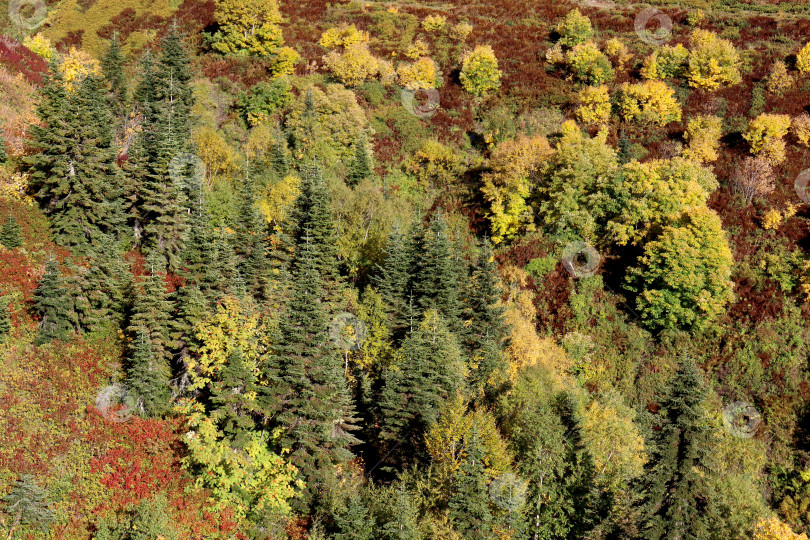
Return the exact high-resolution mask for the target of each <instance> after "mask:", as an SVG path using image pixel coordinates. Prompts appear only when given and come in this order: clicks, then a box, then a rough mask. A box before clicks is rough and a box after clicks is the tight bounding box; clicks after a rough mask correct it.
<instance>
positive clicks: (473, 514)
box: [448, 425, 495, 540]
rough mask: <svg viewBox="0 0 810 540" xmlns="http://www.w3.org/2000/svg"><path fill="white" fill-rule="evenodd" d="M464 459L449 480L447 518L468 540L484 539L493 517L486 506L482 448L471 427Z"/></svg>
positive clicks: (489, 536) (487, 536) (487, 534)
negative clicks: (451, 490) (451, 482)
mask: <svg viewBox="0 0 810 540" xmlns="http://www.w3.org/2000/svg"><path fill="white" fill-rule="evenodd" d="M466 453H467V457H466V459H465V460H464V463H462V465H461V467H459V469H458V471H457V472H456V474H455V478H454V481H453V484H454V486H453V494H452V496H451V497H450V501H449V502H448V507H449V508H450V518H451V519H452V520H453V524H454V525H455V528H456V530H458V531H459V532H460V533H461V534H462V535H463V536H464V538H465V539H468V540H486V539H488V538H492V536H493V524H494V523H495V518H494V516H493V515H492V511H491V509H490V504H489V500H490V499H489V489H488V484H489V480H490V479H489V478H488V475H487V474H486V471H485V469H484V463H483V460H484V448H483V446H482V444H481V441H480V434H479V433H478V429H477V427H476V426H475V425H473V428H472V431H471V433H470V436H469V439H468V441H467V444H466Z"/></svg>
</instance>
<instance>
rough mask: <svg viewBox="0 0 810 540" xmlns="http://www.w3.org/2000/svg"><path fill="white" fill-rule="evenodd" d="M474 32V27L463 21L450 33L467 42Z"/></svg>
mask: <svg viewBox="0 0 810 540" xmlns="http://www.w3.org/2000/svg"><path fill="white" fill-rule="evenodd" d="M472 31H473V26H472V25H471V24H470V23H468V22H464V21H462V22H460V23H458V24H457V25H455V26H453V29H452V30H451V31H450V35H451V36H452V37H453V38H455V39H457V40H459V41H466V40H467V38H468V37H469V35H470V34H471V33H472Z"/></svg>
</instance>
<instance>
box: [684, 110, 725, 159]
mask: <svg viewBox="0 0 810 540" xmlns="http://www.w3.org/2000/svg"><path fill="white" fill-rule="evenodd" d="M722 135H723V121H722V120H721V119H720V118H719V117H717V116H706V115H698V116H695V117H693V118H690V119H689V121H688V122H687V124H686V133H685V134H684V138H685V139H686V142H687V143H689V146H688V148H687V149H686V150H684V153H683V156H684V157H685V158H687V159H693V160H695V161H699V162H701V163H709V162H711V161H715V160H717V157H718V154H717V151H718V149H719V148H720V137H721V136H722Z"/></svg>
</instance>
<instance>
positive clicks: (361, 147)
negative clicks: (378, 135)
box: [346, 133, 371, 187]
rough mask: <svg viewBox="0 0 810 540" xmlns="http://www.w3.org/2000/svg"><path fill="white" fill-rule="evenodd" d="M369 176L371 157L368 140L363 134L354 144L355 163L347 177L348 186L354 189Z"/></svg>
mask: <svg viewBox="0 0 810 540" xmlns="http://www.w3.org/2000/svg"><path fill="white" fill-rule="evenodd" d="M369 176H371V156H370V155H369V151H368V139H367V138H366V135H365V133H363V134H361V135H360V137H358V139H357V141H355V143H354V162H353V163H352V165H351V168H350V169H349V174H348V176H347V177H346V184H347V185H349V186H352V187H354V186H356V185H357V184H359V183H360V181H361V180H363V179H365V178H368V177H369Z"/></svg>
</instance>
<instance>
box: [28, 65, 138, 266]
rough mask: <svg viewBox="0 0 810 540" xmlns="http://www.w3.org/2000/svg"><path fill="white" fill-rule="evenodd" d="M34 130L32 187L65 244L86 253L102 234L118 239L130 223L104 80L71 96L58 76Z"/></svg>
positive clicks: (88, 84) (49, 84)
mask: <svg viewBox="0 0 810 540" xmlns="http://www.w3.org/2000/svg"><path fill="white" fill-rule="evenodd" d="M38 115H39V118H40V120H41V125H38V126H32V127H31V131H30V133H31V141H32V142H31V144H32V146H33V147H34V148H35V149H36V150H37V153H36V154H34V155H31V156H28V157H26V158H24V163H25V165H26V166H27V171H28V172H29V174H30V175H31V188H32V190H33V191H34V194H35V197H36V198H37V200H38V201H39V203H40V206H41V207H42V208H43V210H44V211H45V213H46V214H47V215H48V217H49V218H50V223H51V231H52V232H53V234H54V238H55V240H56V241H57V243H59V244H60V245H63V246H66V247H70V248H73V249H75V250H76V251H78V252H79V253H82V252H83V250H84V249H85V248H86V246H87V245H88V243H90V242H93V241H95V240H97V239H98V237H99V236H101V235H102V234H105V233H106V234H117V233H119V232H120V230H121V227H122V225H123V222H124V214H123V206H122V199H121V195H122V193H121V190H120V178H119V172H118V167H117V165H116V163H115V159H116V151H115V148H114V146H113V138H112V131H111V129H110V127H111V122H110V114H109V110H108V109H107V107H106V102H105V100H104V95H103V90H102V85H101V81H100V80H99V78H98V77H95V76H88V77H86V78H85V79H84V81H83V82H82V83H81V85H79V86H78V88H76V89H75V90H74V91H72V92H70V93H69V94H68V93H67V92H66V90H65V88H64V86H63V84H62V80H61V76H60V75H59V74H58V73H55V74H52V75H51V76H50V77H49V78H48V80H47V82H46V84H45V87H44V89H43V92H42V99H41V101H40V105H39V110H38Z"/></svg>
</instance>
